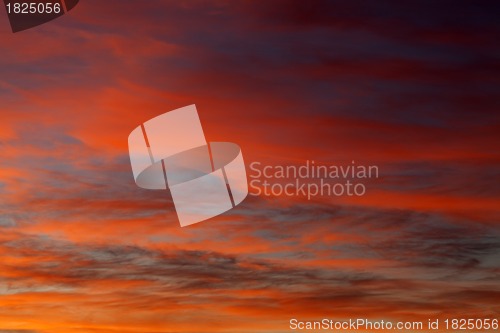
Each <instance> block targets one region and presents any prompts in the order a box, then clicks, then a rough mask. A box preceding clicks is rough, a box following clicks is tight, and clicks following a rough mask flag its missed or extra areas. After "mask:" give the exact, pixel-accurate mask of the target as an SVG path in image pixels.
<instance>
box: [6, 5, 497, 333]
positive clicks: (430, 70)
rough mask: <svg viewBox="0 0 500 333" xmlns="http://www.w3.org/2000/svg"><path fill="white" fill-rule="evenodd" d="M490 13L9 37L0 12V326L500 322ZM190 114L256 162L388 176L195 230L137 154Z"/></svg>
mask: <svg viewBox="0 0 500 333" xmlns="http://www.w3.org/2000/svg"><path fill="white" fill-rule="evenodd" d="M498 10H499V8H498V4H495V2H488V1H474V2H473V1H470V2H464V1H440V2H435V1H405V2H400V1H377V2H374V1H349V2H348V1H321V0H315V1H311V2H305V1H298V0H289V1H281V0H271V1H260V2H257V1H255V2H253V1H222V0H221V1H211V2H209V1H168V0H162V1H160V0H148V1H139V0H119V1H118V0H108V1H98V0H81V1H80V3H79V5H78V6H77V7H75V8H74V9H73V10H72V11H71V12H69V13H68V14H67V15H64V16H62V17H60V18H58V19H56V20H54V21H51V22H49V23H47V24H44V25H42V26H39V27H36V28H33V29H30V30H26V31H23V32H19V33H15V34H13V33H12V32H11V31H10V26H9V23H8V20H7V15H4V14H5V13H0V40H1V43H0V101H1V102H0V117H1V120H2V121H1V122H0V333H114V332H121V333H127V332H141V333H174V332H178V333H180V332H191V333H195V332H196V333H200V332H201V333H205V332H206V333H210V332H232V333H245V332H269V333H282V332H289V331H290V329H289V320H290V319H291V318H297V319H299V320H321V319H322V318H332V319H337V320H344V319H349V318H371V319H374V320H375V319H385V320H392V321H398V320H412V321H425V322H427V319H428V318H441V319H444V318H464V317H466V318H469V317H470V318H498V314H499V312H500V306H499V304H500V302H499V300H500V285H499V281H500V266H499V263H500V209H499V208H500V186H499V185H500V173H499V170H500V168H499V166H500V154H499V145H500V134H499V133H500V113H499V107H500V103H499V102H500V99H499V96H500V62H499V56H500V47H499V45H498V36H499V33H500V24H499V20H498V15H496V14H495V13H498ZM1 11H3V9H2V10H1ZM190 104H196V106H197V108H198V112H199V115H200V119H201V122H202V124H203V128H204V131H205V136H206V137H207V139H208V140H209V141H229V142H234V143H237V144H238V145H239V146H240V147H241V149H242V153H243V156H244V159H245V163H246V165H247V166H248V165H249V164H250V163H252V162H255V161H258V162H260V163H262V164H266V165H302V164H304V162H305V161H307V160H314V161H316V162H318V163H323V164H339V165H340V164H346V163H351V161H355V162H356V163H358V164H367V165H377V166H378V167H379V174H380V175H379V178H378V179H373V180H371V181H369V182H368V183H367V193H366V194H365V195H364V196H359V197H349V196H341V197H332V196H321V197H315V198H313V199H312V200H307V198H304V197H301V196H293V197H289V196H262V195H261V196H248V197H247V199H246V200H245V201H244V202H243V203H242V204H240V205H239V206H237V207H236V208H235V209H232V210H230V211H228V212H226V213H224V214H222V215H220V216H218V217H215V218H212V219H210V220H208V221H205V222H202V223H198V224H196V225H192V226H189V227H185V228H181V227H180V226H179V222H178V219H177V216H176V214H175V208H174V205H173V202H172V199H171V196H170V194H169V193H168V191H151V190H144V189H141V188H139V187H137V186H136V185H135V183H134V179H133V176H132V170H131V167H130V160H129V155H128V147H127V137H128V135H129V133H130V132H131V131H132V130H133V129H134V128H136V127H137V126H138V125H139V124H141V123H143V122H145V121H146V120H148V119H151V118H153V117H155V116H157V115H159V114H162V113H164V112H167V111H169V110H173V109H176V108H180V107H183V106H186V105H190Z"/></svg>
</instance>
